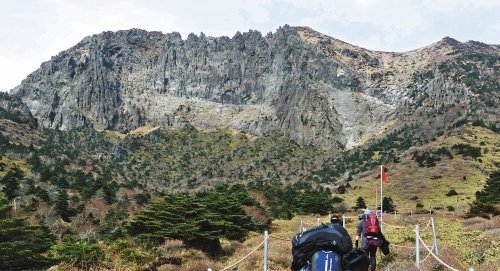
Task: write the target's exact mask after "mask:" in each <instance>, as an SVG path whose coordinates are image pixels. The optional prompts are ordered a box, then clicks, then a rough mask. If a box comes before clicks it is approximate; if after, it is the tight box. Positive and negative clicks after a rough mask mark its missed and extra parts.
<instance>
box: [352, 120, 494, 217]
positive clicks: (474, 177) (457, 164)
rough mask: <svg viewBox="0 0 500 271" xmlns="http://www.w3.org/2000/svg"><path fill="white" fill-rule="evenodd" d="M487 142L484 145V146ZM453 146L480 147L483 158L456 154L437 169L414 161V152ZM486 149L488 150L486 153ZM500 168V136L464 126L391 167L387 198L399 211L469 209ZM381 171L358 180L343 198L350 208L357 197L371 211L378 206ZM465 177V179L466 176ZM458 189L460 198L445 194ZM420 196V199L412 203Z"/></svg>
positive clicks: (406, 156)
mask: <svg viewBox="0 0 500 271" xmlns="http://www.w3.org/2000/svg"><path fill="white" fill-rule="evenodd" d="M481 142H484V143H481ZM454 144H470V145H471V146H474V147H481V149H482V151H481V153H482V156H481V157H480V159H473V158H470V157H467V158H464V157H463V156H461V155H454V156H453V159H448V158H444V159H442V160H441V161H438V162H437V163H436V166H434V167H419V165H418V163H417V162H416V161H415V160H412V155H411V153H412V152H414V151H426V150H427V151H428V150H433V149H437V148H440V147H447V148H448V149H450V150H451V147H452V146H453V145H454ZM485 150H487V151H486V152H485ZM499 165H500V134H496V133H493V132H491V131H490V130H488V129H485V128H482V127H476V126H465V127H460V128H457V129H455V130H452V131H451V132H450V133H447V134H445V135H443V136H441V137H439V138H437V139H436V140H435V141H432V142H430V143H428V144H426V145H424V146H422V147H418V148H417V147H414V148H412V149H410V150H409V151H407V152H406V153H404V154H403V158H402V159H401V161H400V162H399V163H391V164H388V165H387V167H388V168H389V170H390V171H389V173H388V175H389V183H386V184H384V191H383V192H384V196H388V197H391V198H392V199H393V201H394V204H395V205H396V206H397V208H412V209H413V210H415V206H416V203H417V202H419V203H422V204H423V205H424V208H425V209H428V208H429V207H433V208H436V207H437V208H444V209H446V206H448V205H450V206H453V207H456V206H457V198H458V208H459V211H461V210H465V208H468V203H470V202H472V201H473V200H474V195H475V194H474V193H475V192H476V191H478V190H480V189H481V188H482V186H483V185H484V182H485V180H486V177H487V176H488V173H489V172H491V171H492V170H494V169H498V168H499ZM378 174H379V169H378V168H377V169H374V170H373V172H372V173H370V174H369V175H368V176H367V177H364V178H360V179H355V180H354V181H352V182H351V186H352V188H350V189H349V191H348V193H347V194H345V195H344V198H345V200H346V202H347V203H348V206H354V205H355V202H356V199H357V198H358V197H363V198H364V199H365V201H366V203H367V205H368V206H369V207H371V208H373V206H374V205H375V193H373V192H372V189H373V187H374V186H377V187H378V189H379V190H380V179H379V177H378V176H379V175H378ZM464 176H465V177H466V180H464V179H463V177H464ZM450 189H455V190H456V191H457V193H458V196H452V197H447V196H446V193H448V191H450ZM414 196H417V197H418V200H411V198H412V197H414Z"/></svg>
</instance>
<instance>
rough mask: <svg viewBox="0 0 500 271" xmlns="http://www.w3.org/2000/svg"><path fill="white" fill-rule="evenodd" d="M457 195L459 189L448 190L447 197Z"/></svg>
mask: <svg viewBox="0 0 500 271" xmlns="http://www.w3.org/2000/svg"><path fill="white" fill-rule="evenodd" d="M456 195H458V193H457V191H455V189H451V190H450V191H448V193H446V196H447V197H451V196H456Z"/></svg>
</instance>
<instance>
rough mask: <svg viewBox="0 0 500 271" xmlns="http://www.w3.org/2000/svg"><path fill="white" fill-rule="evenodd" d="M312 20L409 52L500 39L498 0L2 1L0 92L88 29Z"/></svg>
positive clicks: (367, 42)
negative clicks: (450, 41)
mask: <svg viewBox="0 0 500 271" xmlns="http://www.w3.org/2000/svg"><path fill="white" fill-rule="evenodd" d="M284 24H289V25H291V26H309V27H311V28H313V29H315V30H317V31H319V32H321V33H324V34H327V35H330V36H332V37H335V38H338V39H341V40H343V41H346V42H349V43H352V44H355V45H358V46H361V47H365V48H368V49H372V50H381V51H407V50H412V49H416V48H419V47H422V46H426V45H428V44H430V43H433V42H437V41H438V40H440V39H441V38H443V37H445V36H450V37H452V38H455V39H457V40H459V41H463V42H464V41H468V40H476V41H481V42H484V43H489V44H499V43H500V1H498V0H250V1H249V0H211V1H210V0H199V1H194V0H123V1H118V0H0V91H8V90H10V89H12V88H14V87H15V86H17V85H19V84H20V83H21V80H23V79H24V78H25V77H26V76H27V75H28V74H29V73H31V72H32V71H34V70H36V69H37V68H38V67H39V66H40V64H41V63H42V62H44V61H47V60H49V59H50V57H51V56H54V55H56V54H57V53H59V52H60V51H63V50H65V49H68V48H69V47H71V46H73V45H75V44H76V43H77V42H79V41H80V40H81V39H83V38H84V37H85V36H88V35H92V34H97V33H100V32H103V31H107V30H112V31H115V30H122V29H130V28H142V29H145V30H150V31H151V30H156V31H161V32H163V33H169V32H173V31H177V32H180V33H181V34H182V36H183V38H185V37H187V35H188V34H189V33H190V32H193V33H195V34H199V33H200V32H204V33H205V34H206V35H208V36H221V35H226V36H229V37H232V36H233V35H234V33H235V32H236V31H240V32H245V31H248V30H249V29H254V30H259V31H260V32H262V34H263V35H265V34H266V33H268V32H275V31H276V29H277V28H278V27H279V26H282V25H284Z"/></svg>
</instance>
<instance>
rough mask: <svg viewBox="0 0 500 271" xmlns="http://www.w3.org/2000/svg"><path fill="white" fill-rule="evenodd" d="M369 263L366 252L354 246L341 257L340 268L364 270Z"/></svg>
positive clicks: (345, 270)
mask: <svg viewBox="0 0 500 271" xmlns="http://www.w3.org/2000/svg"><path fill="white" fill-rule="evenodd" d="M369 265H370V259H369V258H368V255H366V252H364V251H363V250H362V249H359V248H356V249H353V250H351V251H350V252H349V253H346V254H344V256H343V257H342V268H343V270H344V271H366V270H368V266H369Z"/></svg>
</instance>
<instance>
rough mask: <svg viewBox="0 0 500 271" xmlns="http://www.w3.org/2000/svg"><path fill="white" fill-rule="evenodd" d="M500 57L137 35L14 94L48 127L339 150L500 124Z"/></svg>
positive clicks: (286, 36)
mask: <svg viewBox="0 0 500 271" xmlns="http://www.w3.org/2000/svg"><path fill="white" fill-rule="evenodd" d="M499 59H500V53H499V47H498V46H497V45H486V44H482V43H478V42H468V43H460V42H458V41H455V40H453V39H451V38H445V39H443V40H441V41H439V42H438V43H436V44H432V45H430V46H427V47H424V48H421V49H418V50H414V51H410V52H405V53H389V52H376V51H370V50H366V49H363V48H359V47H356V46H354V45H350V44H348V43H345V42H342V41H339V40H337V39H334V38H332V37H328V36H325V35H322V34H320V33H318V32H316V31H314V30H312V29H310V28H306V27H289V26H284V27H281V28H279V29H278V30H277V31H276V32H275V33H269V34H267V35H266V36H263V35H261V33H259V32H257V31H249V32H246V33H239V32H238V33H236V34H235V35H234V36H233V37H232V38H228V37H217V38H213V37H207V36H205V35H204V34H203V33H202V34H201V35H200V36H196V35H194V34H190V35H189V36H188V37H187V39H185V40H183V39H182V38H181V36H180V34H179V33H170V34H162V33H160V32H147V31H143V30H138V29H132V30H127V31H118V32H104V33H101V34H98V35H93V36H91V37H86V38H85V39H83V40H82V41H81V42H80V43H78V44H77V45H75V46H74V47H72V48H70V49H68V50H66V51H64V52H61V53H60V54H58V55H57V56H55V57H53V58H52V59H51V60H50V61H48V62H45V63H43V64H42V65H41V67H40V68H39V69H38V70H37V71H35V72H33V73H32V74H30V75H29V76H28V77H27V78H26V79H25V80H24V81H23V82H22V83H21V85H20V86H18V87H16V88H15V89H14V90H13V91H12V93H13V94H15V96H17V97H19V98H21V99H22V100H23V101H24V102H25V103H26V104H27V106H28V108H29V109H30V111H31V113H32V114H33V116H34V117H35V118H36V119H37V120H38V122H39V124H41V125H42V126H43V127H48V128H54V129H62V130H66V129H72V128H76V127H80V126H83V125H85V124H91V125H93V126H94V128H96V129H99V130H105V129H107V130H116V131H119V132H129V131H132V130H134V129H136V128H138V127H141V126H146V125H148V126H161V127H166V128H168V127H181V126H184V125H185V124H187V123H189V124H192V125H194V126H196V127H201V128H220V127H230V128H234V129H237V130H242V131H245V132H249V133H251V134H255V135H262V134H265V133H267V132H271V131H278V132H280V133H283V134H285V135H287V136H288V137H289V138H290V139H292V140H294V141H296V142H297V143H299V144H301V145H312V146H315V147H319V148H322V149H330V150H334V151H335V150H337V151H338V150H344V149H349V148H352V147H353V146H356V145H360V144H363V143H364V142H366V141H367V140H370V139H372V138H374V137H376V136H377V135H379V134H382V133H385V132H386V131H388V130H390V129H393V128H397V127H400V126H401V125H403V124H409V123H416V124H418V127H420V128H421V129H419V130H420V131H424V133H427V134H428V135H435V134H437V133H439V132H441V131H443V130H444V129H446V128H447V127H448V126H449V125H452V124H453V123H454V122H456V121H459V120H463V119H464V118H467V117H470V116H472V117H473V118H475V119H478V118H479V119H481V120H485V121H489V122H493V123H494V122H495V121H498V113H499V112H498V110H499V109H498V108H499V107H500V106H499V97H498V95H499V91H498V90H499V84H498V82H499V69H498V68H499V65H500V64H499ZM423 119H426V120H428V121H427V122H423V121H422V120H423Z"/></svg>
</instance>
